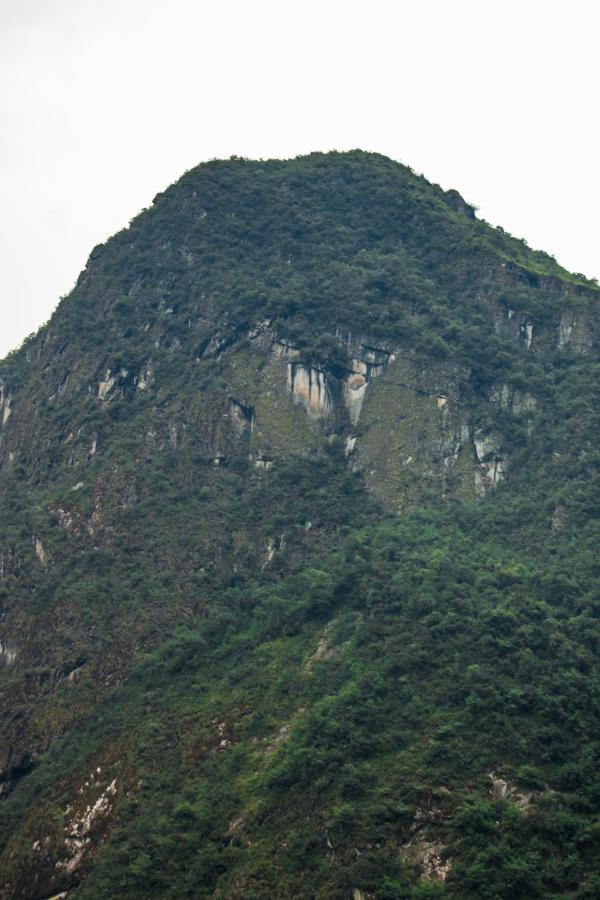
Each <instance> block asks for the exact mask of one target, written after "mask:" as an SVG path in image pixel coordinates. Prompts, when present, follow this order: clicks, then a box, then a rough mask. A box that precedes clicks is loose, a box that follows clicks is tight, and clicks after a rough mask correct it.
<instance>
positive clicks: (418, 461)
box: [0, 151, 600, 900]
mask: <svg viewBox="0 0 600 900" xmlns="http://www.w3.org/2000/svg"><path fill="white" fill-rule="evenodd" d="M599 348H600V289H599V288H598V285H597V284H596V283H594V282H590V281H587V280H586V279H585V278H584V277H583V276H580V275H573V274H571V273H569V272H567V271H565V270H564V269H563V268H562V267H561V266H560V265H559V264H558V263H557V262H556V261H555V260H554V259H553V258H552V257H550V256H547V255H546V254H544V253H540V252H535V251H533V250H531V249H530V248H529V247H528V246H527V245H526V244H525V242H523V241H519V240H516V239H515V238H513V237H511V236H510V235H508V234H507V233H505V232H504V231H503V230H502V229H500V228H497V229H494V228H491V227H490V226H489V225H488V224H486V223H485V222H483V221H481V220H479V219H478V218H477V216H476V213H475V210H474V209H473V207H471V206H470V205H469V204H467V203H466V202H465V201H464V200H463V199H462V197H461V196H460V195H459V194H458V193H457V192H456V191H446V192H444V191H443V190H442V189H441V188H439V187H438V186H436V185H432V184H430V183H428V182H427V181H426V180H425V179H424V178H423V177H420V176H417V175H416V174H415V173H414V172H413V171H412V170H411V169H409V168H407V167H405V166H402V165H400V164H398V163H396V162H393V161H391V160H389V159H386V158H384V157H382V156H379V155H376V154H368V153H363V152H360V151H354V152H351V153H329V154H319V153H316V154H311V155H310V156H306V157H301V158H298V159H295V160H290V161H279V160H271V161H267V162H264V161H250V160H245V159H239V158H233V159H230V160H227V161H213V162H210V163H206V164H202V165H200V166H198V167H197V168H195V169H193V170H192V171H190V172H188V173H186V174H185V175H184V176H183V178H182V179H181V180H180V181H179V182H177V183H176V184H175V185H173V186H172V187H170V188H169V189H168V190H167V191H165V192H164V193H163V194H160V195H158V196H157V197H156V198H155V199H154V201H153V203H152V206H151V207H150V208H149V209H146V210H144V211H143V212H142V213H141V214H140V215H139V216H138V217H137V218H135V219H134V220H133V221H132V222H131V223H130V225H129V227H128V228H126V229H124V230H123V231H121V232H119V233H118V234H117V235H115V236H114V237H113V238H111V239H110V240H109V241H108V242H107V243H106V244H104V245H101V246H99V247H96V248H95V249H94V250H93V251H92V253H91V255H90V258H89V261H88V263H87V266H86V268H85V270H84V271H83V272H82V274H81V275H80V277H79V280H78V282H77V285H76V287H75V288H74V290H73V291H72V293H71V294H70V295H69V296H68V297H66V298H64V299H63V300H62V301H61V303H60V305H59V306H58V308H57V310H56V312H55V314H54V315H53V316H52V318H51V320H50V321H49V323H48V324H47V325H45V326H44V327H43V328H42V329H41V330H40V331H39V332H38V333H37V334H36V335H34V336H32V337H30V338H29V339H27V340H26V341H25V343H24V344H23V346H22V347H21V348H20V349H19V350H17V351H15V352H14V353H12V354H10V355H9V356H8V357H7V358H6V359H5V360H4V361H3V362H2V363H1V364H0V407H1V410H0V421H1V422H2V428H1V432H0V711H1V715H0V735H1V740H0V779H1V785H0V786H1V788H2V796H1V798H0V854H1V855H0V897H2V898H6V900H13V898H27V900H43V898H48V897H51V896H56V895H58V896H68V897H69V898H73V900H75V898H77V900H91V898H93V900H99V898H100V900H102V898H116V897H119V898H140V900H141V898H144V900H146V898H149V897H152V898H155V897H156V898H159V897H160V898H163V897H164V898H200V897H219V898H236V897H237V898H244V900H253V898H254V900H258V898H261V900H262V898H292V897H294V898H306V900H308V898H340V900H342V898H353V900H371V898H377V900H393V898H433V897H436V898H437V897H448V898H486V900H495V898H511V900H512V898H538V897H542V898H549V897H552V898H566V897H569V898H580V900H583V898H595V897H598V896H600V864H599V860H600V853H599V851H600V820H599V814H598V811H599V809H600V777H599V775H598V760H599V756H600V744H599V741H598V734H599V729H598V725H599V722H598V719H599V710H600V682H599V678H598V666H597V658H598V651H599V649H600V647H599V639H600V630H599V627H598V619H597V616H598V607H599V599H598V598H599V597H600V563H599V561H598V553H597V546H598V541H599V540H600V523H599V522H598V511H599V510H600V479H599V477H598V475H599V466H600V451H599V449H598V448H599V447H600V413H599V411H598V404H597V390H598V388H597V386H598V375H599V373H600V366H599V362H598V351H599ZM64 892H66V893H64Z"/></svg>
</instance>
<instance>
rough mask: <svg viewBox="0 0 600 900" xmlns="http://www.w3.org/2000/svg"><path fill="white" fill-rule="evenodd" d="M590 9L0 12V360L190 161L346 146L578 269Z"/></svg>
mask: <svg viewBox="0 0 600 900" xmlns="http://www.w3.org/2000/svg"><path fill="white" fill-rule="evenodd" d="M599 8H600V5H599V4H598V3H597V2H596V0H569V2H568V3H566V2H564V0H560V2H556V0H519V2H515V0H503V2H498V0H495V2H492V0H369V2H365V0H361V2H358V0H316V2H315V0H302V2H298V0H294V2H289V0H210V2H206V0H0V123H1V131H0V304H1V314H2V315H1V320H0V323H1V324H0V355H3V354H4V353H6V352H7V351H8V350H10V349H11V348H12V347H14V346H16V345H18V344H19V343H20V341H21V340H22V339H23V338H24V337H25V336H26V335H27V334H29V333H30V332H31V331H33V330H35V329H37V328H38V327H39V326H40V325H41V324H42V323H43V322H44V321H45V320H46V319H47V318H48V317H49V315H50V314H51V312H52V310H53V309H54V307H55V306H56V304H57V302H58V300H59V297H60V296H61V295H63V294H66V293H68V292H69V291H70V289H71V288H72V286H73V284H74V282H75V279H76V278H77V275H78V273H79V271H80V270H81V268H82V267H83V266H84V264H85V261H86V259H87V256H88V254H89V252H90V250H91V248H92V247H93V246H94V245H95V244H97V243H99V242H100V241H104V240H106V238H107V237H109V236H110V235H111V234H112V233H114V232H115V231H117V230H118V229H120V228H121V227H123V226H124V225H126V224H127V222H128V221H129V220H130V219H131V218H132V217H133V216H134V215H135V214H136V213H137V212H138V211H139V210H140V209H142V208H143V207H145V206H149V205H150V203H151V201H152V198H153V197H154V195H155V194H156V193H157V192H158V191H160V190H163V189H164V188H165V187H167V185H168V184H170V183H171V182H173V181H175V180H176V179H177V178H178V177H179V176H180V175H181V174H183V172H184V171H185V170H186V169H189V168H191V167H192V166H194V165H196V164H197V163H199V162H201V161H203V160H206V159H210V158H214V157H228V156H231V155H232V154H235V155H239V156H250V157H263V158H268V157H290V156H296V155H297V154H299V153H308V152H310V151H312V150H330V149H338V150H347V149H353V148H357V147H360V148H362V149H365V150H375V151H378V152H380V153H385V154H386V155H387V156H391V157H393V158H394V159H397V160H400V161H401V162H404V163H407V164H408V165H411V166H412V167H413V169H415V170H416V171H417V172H423V173H424V174H425V175H426V176H427V178H429V179H430V180H432V181H437V182H438V183H440V184H441V185H442V187H444V188H450V187H454V188H456V189H457V190H459V191H460V192H461V193H462V194H463V196H464V197H465V198H466V199H467V200H468V201H469V202H471V203H474V204H476V205H477V206H478V207H479V215H480V216H481V217H482V218H485V219H486V220H487V221H488V222H491V223H492V224H494V225H502V226H503V227H504V228H505V229H506V230H508V231H510V232H512V233H513V234H515V235H517V236H519V237H524V238H526V240H527V241H528V242H529V244H530V245H531V246H532V247H535V248H539V249H544V250H546V251H548V252H550V253H552V254H553V255H555V256H556V257H557V259H558V260H559V262H561V263H562V264H563V265H565V266H566V267H567V268H569V269H572V270H574V271H577V272H583V273H584V274H586V275H588V276H590V277H591V276H596V277H599V276H600V251H599V246H598V244H599V242H598V235H599V233H600V229H599V225H598V223H599V221H600V179H599V177H598V169H599V155H600V153H599V150H600V142H599V131H600V129H599V124H598V120H599V111H598V110H599V105H598V95H599V87H600V85H599V80H600V75H599V72H600V67H599V59H598V35H599V31H600V29H599V25H600V12H599Z"/></svg>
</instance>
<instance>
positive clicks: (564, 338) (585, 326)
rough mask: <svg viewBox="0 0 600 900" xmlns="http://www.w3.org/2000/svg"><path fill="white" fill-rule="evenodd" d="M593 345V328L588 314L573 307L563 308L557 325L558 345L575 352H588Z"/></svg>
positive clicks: (560, 347)
mask: <svg viewBox="0 0 600 900" xmlns="http://www.w3.org/2000/svg"><path fill="white" fill-rule="evenodd" d="M593 346H594V340H593V328H592V322H591V320H590V316H589V314H586V313H585V312H583V311H579V312H577V311H575V310H573V309H569V310H565V311H564V312H563V313H562V314H561V317H560V323H559V326H558V347H559V349H561V350H562V349H565V348H568V349H570V350H574V351H575V353H589V352H590V350H591V349H592V347H593Z"/></svg>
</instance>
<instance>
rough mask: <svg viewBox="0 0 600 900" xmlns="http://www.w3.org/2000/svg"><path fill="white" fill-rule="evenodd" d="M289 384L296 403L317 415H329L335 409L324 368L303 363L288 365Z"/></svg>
mask: <svg viewBox="0 0 600 900" xmlns="http://www.w3.org/2000/svg"><path fill="white" fill-rule="evenodd" d="M288 384H289V386H290V390H291V392H292V396H293V398H294V400H295V402H296V403H301V404H302V405H303V406H304V408H305V409H306V411H307V412H308V413H309V414H311V415H315V416H329V415H330V414H331V412H332V411H333V399H332V396H331V390H330V387H329V385H328V383H327V375H326V373H325V371H324V370H322V369H317V368H315V366H305V365H302V363H290V364H289V366H288Z"/></svg>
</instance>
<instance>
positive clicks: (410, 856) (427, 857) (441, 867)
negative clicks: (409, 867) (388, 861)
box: [400, 831, 452, 881]
mask: <svg viewBox="0 0 600 900" xmlns="http://www.w3.org/2000/svg"><path fill="white" fill-rule="evenodd" d="M445 850H446V848H445V847H444V845H443V844H442V843H441V841H437V840H431V839H429V838H427V837H426V835H425V833H424V832H422V831H420V832H418V833H417V834H416V835H415V836H414V838H412V839H411V840H410V841H409V842H408V843H407V844H405V845H404V846H403V847H402V848H401V850H400V855H401V857H402V859H404V860H405V861H406V862H408V863H412V864H413V865H416V866H418V867H419V870H420V875H421V878H422V879H424V880H425V881H445V880H446V878H447V877H448V875H449V873H450V870H451V869H452V862H451V860H449V859H447V858H446V857H445Z"/></svg>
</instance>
